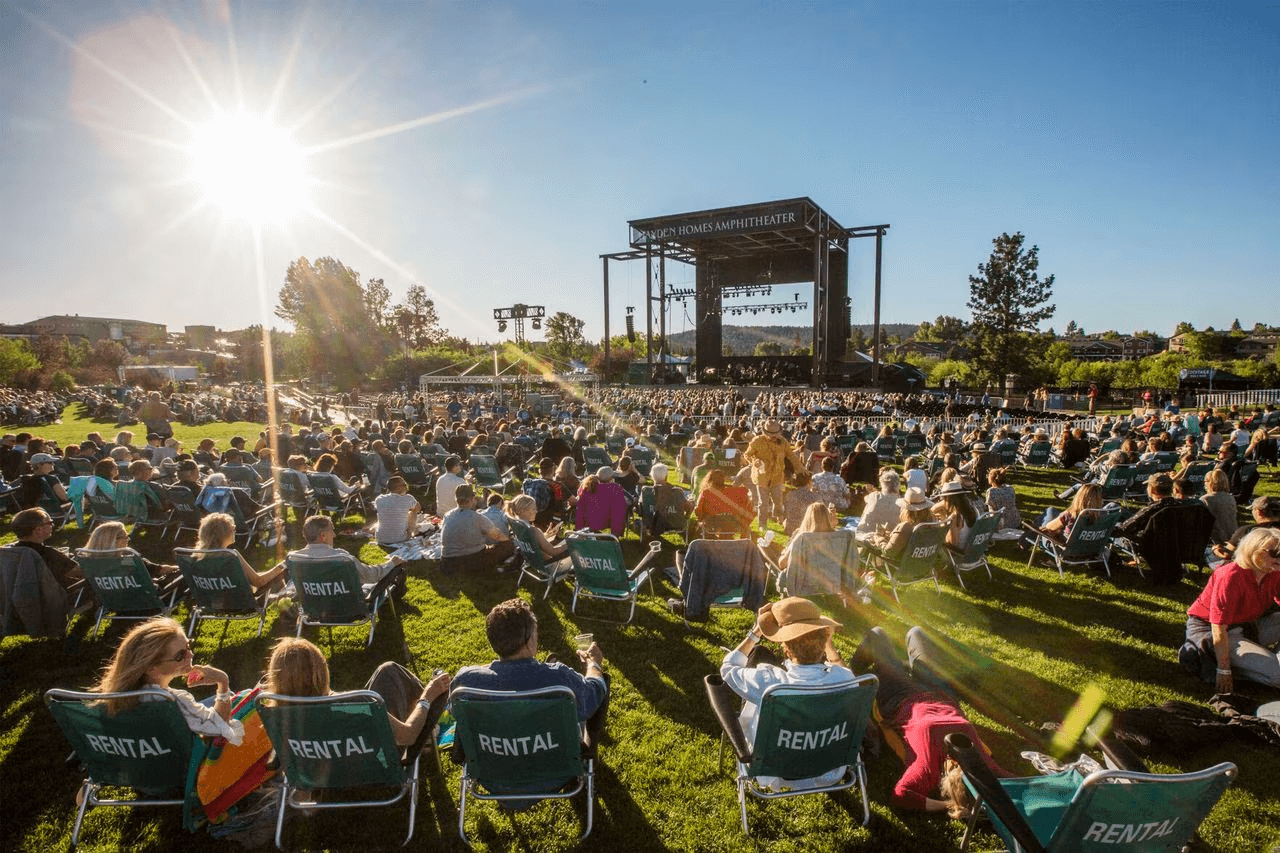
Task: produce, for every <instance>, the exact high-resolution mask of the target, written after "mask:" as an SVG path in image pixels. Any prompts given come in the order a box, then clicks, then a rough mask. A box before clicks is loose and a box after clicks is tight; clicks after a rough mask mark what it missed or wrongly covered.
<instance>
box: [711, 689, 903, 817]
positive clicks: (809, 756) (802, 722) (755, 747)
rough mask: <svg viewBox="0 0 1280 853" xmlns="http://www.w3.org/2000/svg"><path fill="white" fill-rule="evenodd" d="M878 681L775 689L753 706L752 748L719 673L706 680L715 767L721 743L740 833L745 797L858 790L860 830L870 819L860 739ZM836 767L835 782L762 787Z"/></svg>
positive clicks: (718, 762)
mask: <svg viewBox="0 0 1280 853" xmlns="http://www.w3.org/2000/svg"><path fill="white" fill-rule="evenodd" d="M878 686H879V680H878V679H877V678H876V677H875V676H874V675H863V676H860V677H858V678H856V679H854V680H853V681H852V682H850V683H848V684H822V685H813V684H774V685H772V686H771V687H769V688H768V689H766V690H765V692H764V696H763V697H762V698H761V700H760V716H759V717H758V719H757V722H756V736H755V743H753V744H749V743H747V740H746V734H745V733H744V732H743V730H742V725H741V723H740V722H739V718H738V710H737V709H736V708H732V707H728V703H727V702H726V700H725V696H726V694H727V690H726V688H725V687H724V682H723V681H721V680H720V676H719V675H709V676H707V677H706V688H707V697H708V698H709V699H710V701H711V708H712V710H713V711H714V712H715V714H716V717H717V719H719V720H720V726H721V729H722V736H721V738H720V754H719V757H718V759H717V769H718V767H719V765H720V764H721V763H722V762H723V760H724V744H725V741H726V740H727V741H728V742H729V745H730V746H731V747H732V748H733V752H734V755H735V757H736V758H737V764H738V768H737V775H736V782H737V786H738V809H739V812H740V814H741V817H742V831H743V832H745V833H746V834H748V835H750V834H751V828H750V826H749V825H748V823H747V795H751V796H752V797H756V798H758V799H762V800H772V799H778V798H782V797H800V796H804V795H806V794H825V793H828V792H831V791H843V790H846V789H848V788H852V787H854V786H857V787H858V790H859V793H860V794H861V796H862V825H863V826H866V825H867V822H868V821H869V820H870V819H871V804H870V802H869V801H868V799H867V770H866V766H865V765H864V764H863V762H862V735H863V733H864V732H865V731H866V728H867V723H868V722H869V721H870V720H871V713H872V710H873V709H874V708H875V698H876V688H877V687H878ZM840 768H843V769H844V772H843V774H842V775H841V776H840V778H839V779H837V780H836V781H835V782H833V783H831V784H826V785H819V784H813V783H811V784H798V785H794V786H787V785H785V784H784V785H781V786H779V789H778V790H774V789H773V788H772V787H767V786H766V783H764V782H763V781H762V779H763V778H764V777H767V778H768V779H770V780H782V781H783V782H786V781H797V780H806V782H807V781H809V780H815V779H816V778H817V777H821V776H824V775H827V774H830V773H831V772H832V771H835V770H837V769H840Z"/></svg>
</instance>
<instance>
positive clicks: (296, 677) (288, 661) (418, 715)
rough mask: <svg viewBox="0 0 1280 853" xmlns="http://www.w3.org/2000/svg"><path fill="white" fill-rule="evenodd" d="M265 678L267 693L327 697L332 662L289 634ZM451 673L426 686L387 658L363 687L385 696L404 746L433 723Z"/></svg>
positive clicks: (278, 643)
mask: <svg viewBox="0 0 1280 853" xmlns="http://www.w3.org/2000/svg"><path fill="white" fill-rule="evenodd" d="M262 680H263V683H264V688H265V690H266V692H268V693H275V694H278V695H280V696H328V695H329V694H330V693H332V692H333V691H332V690H331V689H330V686H329V662H328V661H327V660H325V658H324V653H323V652H322V651H320V649H319V648H317V647H316V645H315V644H314V643H312V642H311V641H309V640H304V639H301V638H300V637H285V638H283V639H281V640H277V641H276V644H275V646H274V647H273V648H272V649H271V657H269V658H268V659H267V668H266V672H265V673H263V676H262ZM450 680H451V679H450V677H449V675H448V673H445V672H440V673H439V674H437V675H436V676H435V677H434V678H432V679H431V681H430V682H429V683H428V684H427V685H426V687H423V686H422V682H421V681H419V680H418V677H417V676H415V675H414V674H413V673H411V672H409V670H407V669H405V668H404V667H403V666H401V665H400V664H398V663H395V662H394V661H386V662H385V663H383V664H382V665H381V666H379V667H378V668H377V669H376V670H374V673H373V675H372V676H371V677H370V678H369V682H368V683H367V684H366V685H365V686H364V689H365V690H372V691H373V692H374V693H377V694H378V695H379V696H381V697H382V701H383V706H384V707H385V708H386V710H387V722H388V723H390V724H391V733H392V735H394V736H395V739H396V743H397V744H399V745H400V746H409V745H410V744H413V743H415V742H417V740H418V736H419V735H420V734H421V733H422V731H423V729H424V728H425V729H427V730H430V729H431V728H433V727H434V726H435V723H436V721H437V720H439V719H440V714H441V713H443V711H444V706H445V703H446V702H447V701H448V698H449V683H450Z"/></svg>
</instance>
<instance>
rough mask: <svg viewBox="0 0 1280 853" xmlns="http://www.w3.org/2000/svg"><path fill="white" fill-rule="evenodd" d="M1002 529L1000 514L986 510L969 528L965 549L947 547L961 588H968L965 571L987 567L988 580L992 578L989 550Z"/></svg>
mask: <svg viewBox="0 0 1280 853" xmlns="http://www.w3.org/2000/svg"><path fill="white" fill-rule="evenodd" d="M999 529H1000V516H998V515H996V514H995V513H994V512H984V513H983V514H982V515H980V516H978V517H977V518H976V519H975V520H974V522H973V526H972V527H971V528H969V542H968V544H967V545H965V547H964V548H963V549H956V548H952V547H951V546H950V545H948V546H947V547H946V554H947V559H948V560H950V561H951V568H953V569H955V572H956V580H958V581H960V588H961V589H967V587H966V586H965V585H964V573H965V572H972V571H974V570H975V569H986V570H987V580H991V579H992V578H991V564H990V563H988V562H987V552H988V551H990V550H991V546H992V545H993V544H994V543H995V541H996V540H995V535H996V531H997V530H999Z"/></svg>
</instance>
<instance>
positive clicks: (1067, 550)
mask: <svg viewBox="0 0 1280 853" xmlns="http://www.w3.org/2000/svg"><path fill="white" fill-rule="evenodd" d="M1119 523H1120V510H1119V509H1107V508H1105V507H1104V508H1102V509H1088V510H1085V511H1084V512H1082V513H1080V517H1079V518H1077V519H1076V520H1075V523H1073V524H1072V525H1071V535H1070V536H1068V537H1067V538H1066V539H1063V538H1062V537H1061V536H1057V535H1054V534H1050V533H1042V532H1040V531H1039V530H1037V529H1036V528H1034V527H1033V528H1031V529H1032V530H1033V531H1035V533H1036V538H1035V543H1034V544H1033V545H1032V546H1031V556H1030V557H1028V558H1027V568H1031V562H1032V561H1033V560H1034V559H1035V558H1036V552H1037V551H1043V552H1044V553H1046V554H1048V555H1049V557H1050V558H1052V560H1053V563H1054V565H1055V566H1057V568H1058V576H1059V577H1065V576H1066V575H1065V572H1064V569H1065V567H1067V566H1088V565H1093V564H1096V563H1101V564H1102V567H1103V568H1104V569H1106V570H1107V577H1111V564H1110V557H1111V540H1112V538H1113V536H1114V533H1115V528H1116V525H1117V524H1119Z"/></svg>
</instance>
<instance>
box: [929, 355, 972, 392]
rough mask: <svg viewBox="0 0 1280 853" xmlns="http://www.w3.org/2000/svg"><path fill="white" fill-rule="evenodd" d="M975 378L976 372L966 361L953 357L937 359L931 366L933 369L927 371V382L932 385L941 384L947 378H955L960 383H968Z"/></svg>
mask: <svg viewBox="0 0 1280 853" xmlns="http://www.w3.org/2000/svg"><path fill="white" fill-rule="evenodd" d="M977 378H978V377H977V374H976V373H974V370H973V368H972V367H971V366H970V365H969V363H968V362H964V361H960V360H958V359H954V358H946V359H943V360H942V361H939V362H938V363H937V364H935V365H934V366H933V370H931V371H929V384H930V385H932V386H934V387H937V386H940V385H942V384H943V382H944V381H945V380H947V379H955V380H957V381H958V382H959V383H960V384H961V385H969V384H972V383H973V382H974V381H975V380H976V379H977Z"/></svg>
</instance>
